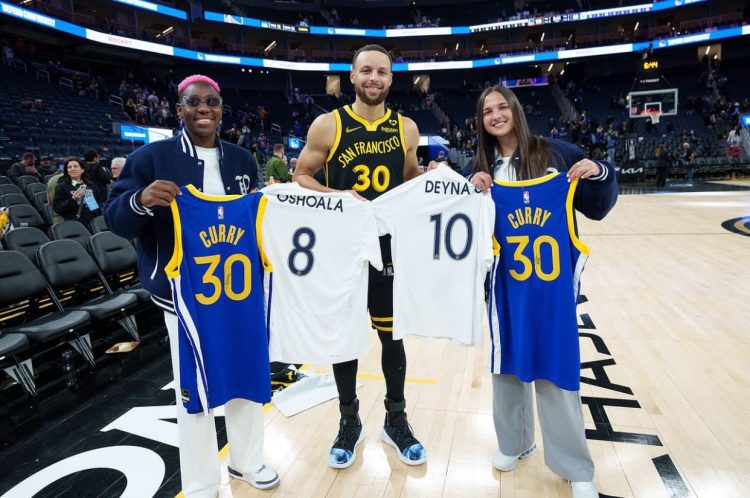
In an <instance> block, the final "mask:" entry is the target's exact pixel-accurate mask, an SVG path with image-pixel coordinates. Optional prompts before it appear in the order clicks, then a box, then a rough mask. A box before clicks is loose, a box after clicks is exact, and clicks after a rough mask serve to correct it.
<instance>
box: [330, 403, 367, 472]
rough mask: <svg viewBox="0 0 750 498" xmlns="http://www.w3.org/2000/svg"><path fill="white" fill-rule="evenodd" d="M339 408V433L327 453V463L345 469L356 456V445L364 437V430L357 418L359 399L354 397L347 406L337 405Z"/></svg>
mask: <svg viewBox="0 0 750 498" xmlns="http://www.w3.org/2000/svg"><path fill="white" fill-rule="evenodd" d="M339 410H340V411H341V421H340V422H339V433H338V435H337V436H336V440H335V441H334V442H333V446H332V447H331V451H330V453H328V465H330V466H331V467H333V468H334V469H345V468H347V467H349V466H351V465H352V464H353V463H354V460H355V459H356V458H357V445H358V444H359V443H360V442H361V441H362V440H363V439H364V438H365V431H364V429H363V427H362V422H360V420H359V400H356V399H355V400H354V402H353V403H352V404H351V405H349V406H344V405H339Z"/></svg>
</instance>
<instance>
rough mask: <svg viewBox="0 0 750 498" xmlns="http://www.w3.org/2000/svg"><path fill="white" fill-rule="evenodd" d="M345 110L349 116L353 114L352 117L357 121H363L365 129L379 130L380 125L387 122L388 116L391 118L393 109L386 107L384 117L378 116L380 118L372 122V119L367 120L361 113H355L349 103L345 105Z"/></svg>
mask: <svg viewBox="0 0 750 498" xmlns="http://www.w3.org/2000/svg"><path fill="white" fill-rule="evenodd" d="M344 110H345V111H346V113H347V114H348V115H349V116H351V118H352V119H353V120H354V121H356V122H357V123H361V124H362V125H363V126H364V127H365V129H366V130H367V131H377V130H378V126H380V125H381V124H383V123H385V122H386V120H388V118H390V117H391V110H390V109H386V111H385V114H384V115H383V117H382V118H378V119H376V120H375V121H373V122H370V121H367V120H366V119H365V118H363V117H362V116H360V115H358V114H357V113H355V112H354V111H353V110H352V108H351V107H349V105H348V104H347V105H345V106H344Z"/></svg>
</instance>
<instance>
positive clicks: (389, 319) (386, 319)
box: [370, 316, 393, 322]
mask: <svg viewBox="0 0 750 498" xmlns="http://www.w3.org/2000/svg"><path fill="white" fill-rule="evenodd" d="M370 320H372V321H373V322H392V321H393V317H392V316H371V317H370Z"/></svg>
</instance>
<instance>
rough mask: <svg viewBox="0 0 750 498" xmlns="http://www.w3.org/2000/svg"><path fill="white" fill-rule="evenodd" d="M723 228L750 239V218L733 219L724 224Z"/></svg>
mask: <svg viewBox="0 0 750 498" xmlns="http://www.w3.org/2000/svg"><path fill="white" fill-rule="evenodd" d="M721 226H722V227H723V228H725V229H726V230H729V231H730V232H734V233H738V234H740V235H746V236H748V237H750V216H744V217H742V218H732V219H731V220H727V221H725V222H724V223H722V224H721Z"/></svg>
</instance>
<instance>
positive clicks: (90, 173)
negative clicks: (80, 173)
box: [83, 149, 112, 199]
mask: <svg viewBox="0 0 750 498" xmlns="http://www.w3.org/2000/svg"><path fill="white" fill-rule="evenodd" d="M83 159H84V160H85V161H86V164H85V165H84V168H85V169H86V176H87V177H88V180H89V182H90V183H91V185H92V187H93V188H94V189H95V190H96V191H97V194H98V196H99V197H102V196H103V197H104V199H106V198H107V195H106V194H107V192H109V184H110V182H111V181H112V173H111V172H110V171H109V170H108V169H107V168H105V167H104V166H103V165H102V164H101V161H100V158H99V153H98V152H97V151H95V150H94V149H90V150H87V151H86V152H84V153H83Z"/></svg>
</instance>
